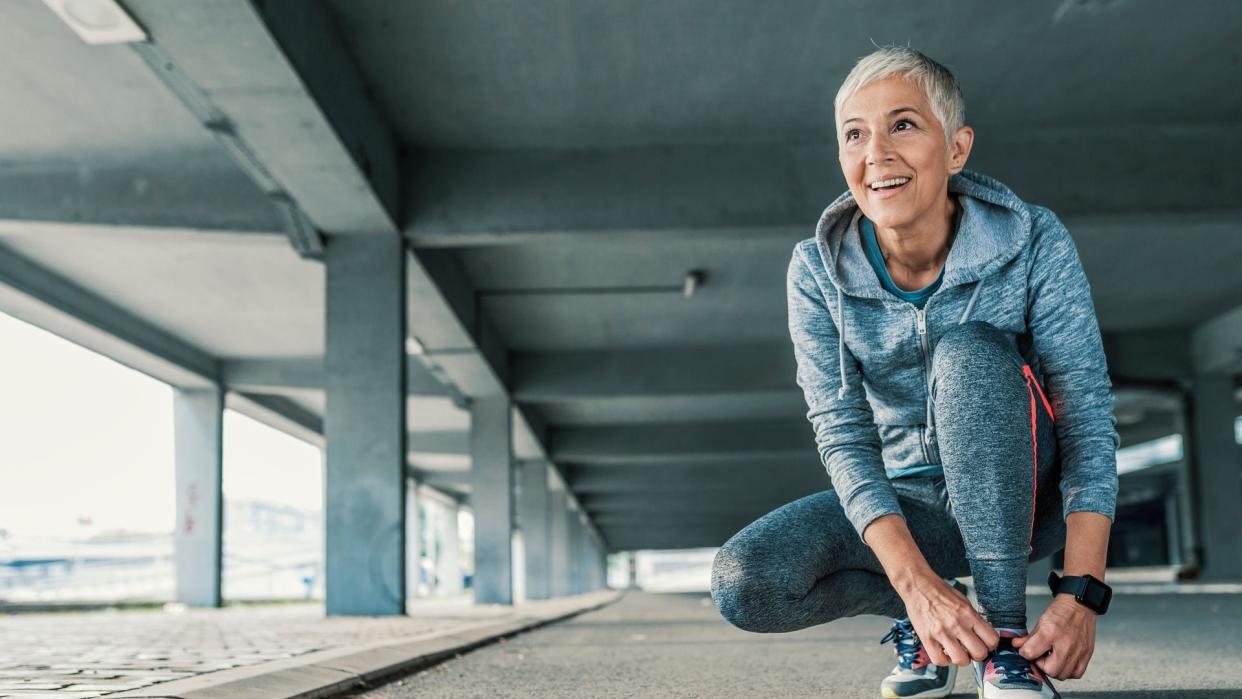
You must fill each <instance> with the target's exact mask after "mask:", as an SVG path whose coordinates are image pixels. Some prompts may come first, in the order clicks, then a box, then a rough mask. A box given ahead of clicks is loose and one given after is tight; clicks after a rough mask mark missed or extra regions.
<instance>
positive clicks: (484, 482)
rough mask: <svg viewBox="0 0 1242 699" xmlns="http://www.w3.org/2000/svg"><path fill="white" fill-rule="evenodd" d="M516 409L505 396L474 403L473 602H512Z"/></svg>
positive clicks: (472, 435)
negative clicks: (514, 419)
mask: <svg viewBox="0 0 1242 699" xmlns="http://www.w3.org/2000/svg"><path fill="white" fill-rule="evenodd" d="M512 416H513V411H512V409H511V406H510V404H509V399H508V398H507V397H505V396H492V397H486V398H477V399H475V400H474V402H473V403H472V404H471V406H470V456H471V459H472V466H471V481H472V484H473V489H472V492H471V495H470V501H471V504H472V506H473V508H474V601H475V602H476V603H477V604H512V603H513V560H512V546H513V544H512V541H513V417H512Z"/></svg>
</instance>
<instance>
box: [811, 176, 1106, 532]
mask: <svg viewBox="0 0 1242 699" xmlns="http://www.w3.org/2000/svg"><path fill="white" fill-rule="evenodd" d="M948 187H949V194H950V196H954V195H957V196H958V201H959V202H960V203H961V205H962V216H961V222H960V225H959V228H958V232H957V237H956V238H955V239H954V241H953V245H952V247H951V248H950V251H949V257H948V259H947V260H946V262H945V268H944V277H943V282H942V283H941V285H940V288H939V289H937V290H936V293H934V294H933V295H932V296H931V298H929V299H928V300H927V304H926V306H925V307H924V308H923V309H922V310H920V309H918V308H916V307H915V306H914V305H913V304H910V303H907V302H905V301H902V300H899V299H898V298H896V297H895V296H893V295H892V294H890V293H889V292H888V291H886V290H885V289H884V288H883V287H881V286H880V282H879V279H877V277H876V274H875V270H874V269H873V268H872V267H871V265H870V264H869V263H868V261H867V257H866V254H865V252H864V250H863V247H862V242H861V239H860V237H859V233H858V219H859V217H860V216H861V212H860V210H859V208H858V205H857V204H856V203H855V201H854V198H853V195H851V194H850V193H849V192H848V191H847V192H845V193H844V194H842V195H841V196H839V197H837V199H836V201H834V202H832V204H831V205H829V206H828V208H827V209H825V210H824V213H823V216H821V217H820V220H819V225H818V226H817V227H816V231H815V237H814V238H808V239H807V240H804V241H802V242H800V243H798V245H797V246H796V247H795V248H794V253H793V259H792V260H791V261H790V265H789V276H788V294H789V332H790V335H791V337H792V339H793V345H794V355H795V357H796V359H797V365H798V373H797V379H798V385H799V386H801V387H802V390H803V392H804V394H805V395H806V403H807V407H808V411H807V418H808V419H809V420H810V421H811V425H812V426H813V427H814V431H815V441H816V444H817V445H818V447H819V453H820V459H821V460H822V461H823V463H824V466H825V468H827V470H828V475H829V476H830V477H831V479H832V484H833V487H834V488H835V489H836V490H837V493H838V495H839V497H840V499H841V504H842V505H843V507H844V509H845V514H846V516H847V517H849V519H850V522H851V523H852V524H853V525H854V528H855V529H856V530H857V531H858V534H859V536H861V535H862V532H863V530H864V529H866V527H867V525H868V524H870V523H871V521H872V520H874V519H876V518H877V517H880V516H882V515H886V514H893V513H897V514H900V513H901V508H900V507H899V506H898V503H897V496H896V493H895V491H894V490H893V487H892V485H891V483H890V482H889V473H890V472H895V471H900V470H903V469H907V468H910V467H913V466H918V465H923V464H938V463H940V454H939V448H938V446H937V443H936V428H935V425H936V416H935V405H934V404H933V402H932V401H931V400H930V395H929V391H928V382H929V378H930V375H931V357H932V352H933V350H934V348H935V347H936V343H937V342H938V341H939V339H940V337H941V336H942V335H943V334H944V333H945V332H946V331H947V330H949V329H950V328H951V327H952V326H953V325H954V324H957V323H963V322H965V321H967V320H981V321H986V322H988V323H991V324H992V325H995V326H996V327H998V328H1000V329H1002V330H1006V331H1009V332H1012V333H1015V335H1016V337H1017V338H1018V348H1019V351H1020V352H1021V353H1022V356H1023V358H1024V359H1025V360H1026V362H1027V363H1028V364H1029V365H1030V367H1031V369H1032V370H1033V371H1034V373H1035V375H1036V377H1038V378H1040V383H1041V385H1043V386H1044V389H1045V393H1046V394H1047V396H1048V399H1049V400H1050V401H1051V403H1052V408H1053V414H1054V415H1055V416H1056V423H1055V425H1056V434H1057V444H1058V450H1059V452H1060V460H1061V484H1060V485H1061V497H1062V502H1063V505H1064V513H1065V514H1066V515H1068V514H1069V513H1070V512H1079V511H1087V512H1098V513H1100V514H1103V515H1106V516H1108V517H1109V518H1110V519H1111V518H1112V517H1113V513H1114V508H1115V505H1116V499H1117V465H1116V459H1117V446H1118V437H1117V431H1116V421H1115V419H1114V417H1113V396H1112V394H1111V393H1110V391H1109V389H1110V386H1111V383H1110V381H1109V377H1108V368H1107V366H1106V364H1105V360H1104V348H1103V343H1102V342H1101V339H1100V329H1099V324H1098V322H1097V321H1096V317H1095V308H1094V306H1093V305H1092V303H1091V290H1090V287H1089V285H1088V284H1087V278H1086V275H1085V274H1084V273H1083V269H1082V263H1081V262H1080V261H1079V259H1078V251H1077V250H1076V249H1075V247H1074V241H1073V240H1072V239H1071V238H1070V235H1069V232H1068V231H1067V230H1066V229H1065V226H1064V225H1063V224H1062V223H1061V221H1060V220H1059V219H1058V218H1057V217H1056V215H1055V214H1053V213H1052V212H1051V211H1049V210H1048V209H1046V208H1043V207H1041V206H1035V205H1033V204H1027V203H1026V202H1023V201H1022V200H1021V199H1019V198H1018V196H1017V195H1016V194H1014V193H1013V192H1012V191H1011V190H1010V189H1009V188H1008V187H1006V186H1005V185H1003V184H1001V183H1000V182H998V181H996V180H994V179H992V178H990V177H987V176H985V175H981V174H978V173H974V172H970V171H968V170H963V171H962V172H961V173H960V174H957V175H953V176H952V177H950V178H949V184H948Z"/></svg>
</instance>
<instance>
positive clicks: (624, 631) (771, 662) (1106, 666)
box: [347, 592, 1242, 699]
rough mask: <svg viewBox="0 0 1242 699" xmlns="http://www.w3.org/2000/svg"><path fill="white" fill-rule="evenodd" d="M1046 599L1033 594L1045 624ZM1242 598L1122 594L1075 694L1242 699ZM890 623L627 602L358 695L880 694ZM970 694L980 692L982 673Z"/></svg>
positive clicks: (648, 598)
mask: <svg viewBox="0 0 1242 699" xmlns="http://www.w3.org/2000/svg"><path fill="white" fill-rule="evenodd" d="M1046 603H1047V598H1039V597H1032V598H1030V600H1029V608H1030V609H1031V610H1032V612H1033V614H1032V620H1033V619H1034V616H1035V613H1038V612H1039V611H1042V610H1043V607H1044V605H1045V604H1046ZM1239 624H1242V595H1239V594H1159V595H1118V596H1117V597H1115V598H1114V600H1113V606H1112V610H1111V611H1110V612H1109V614H1108V615H1107V616H1105V617H1103V618H1102V619H1101V620H1100V625H1099V636H1098V643H1097V646H1096V653H1095V657H1094V658H1093V660H1092V663H1091V667H1090V668H1089V669H1088V672H1087V676H1086V677H1084V678H1083V679H1081V680H1073V681H1065V682H1059V683H1057V687H1058V688H1059V689H1060V690H1061V692H1062V694H1063V696H1065V697H1066V699H1070V698H1071V697H1090V698H1092V699H1121V698H1123V697H1124V698H1127V699H1181V698H1183V697H1209V698H1211V699H1222V698H1224V697H1237V698H1242V637H1240V636H1239ZM888 625H889V622H888V621H886V620H885V619H883V618H881V617H876V616H866V617H855V618H851V619H843V620H840V621H837V622H833V623H831V624H826V625H822V626H819V627H815V628H811V629H804V630H802V631H797V632H793V633H785V634H754V633H748V632H745V631H740V630H738V629H735V628H733V627H732V626H730V625H729V624H728V623H727V622H725V621H724V620H723V619H722V618H721V617H720V615H719V613H718V612H717V610H716V608H715V607H714V606H713V605H712V603H711V599H710V598H709V597H708V596H707V595H704V594H669V595H658V594H649V593H641V592H631V593H628V594H627V595H626V596H625V597H624V598H623V599H621V600H620V601H619V602H616V603H614V604H612V605H610V606H607V607H604V608H603V609H600V610H598V611H594V612H590V613H587V614H583V615H580V616H577V617H574V618H572V619H569V620H567V621H563V622H560V623H557V624H553V625H550V626H545V627H542V628H540V629H537V630H534V631H530V632H527V633H523V634H519V635H517V636H513V637H510V638H508V639H507V640H504V641H503V642H500V643H495V644H492V645H489V646H486V647H483V648H480V649H478V650H475V651H473V652H470V653H466V654H463V655H460V656H458V657H456V658H453V659H450V660H448V661H445V662H443V663H441V664H439V665H436V666H434V667H431V668H428V669H425V670H423V671H421V672H419V673H417V674H413V675H410V676H406V677H403V678H400V679H397V680H393V681H391V682H389V683H388V684H385V685H383V686H379V687H376V688H375V689H373V690H370V691H366V692H361V693H351V694H349V695H347V696H349V697H353V698H354V699H399V698H401V699H403V698H406V697H416V696H417V697H661V698H665V697H878V696H879V690H878V686H879V682H880V678H881V677H882V676H883V675H884V674H886V673H887V672H888V671H889V669H890V668H891V667H892V665H893V662H894V657H893V653H892V645H891V644H888V645H884V646H881V645H880V644H879V640H880V638H881V637H882V636H883V635H884V634H885V633H886V632H887V630H888ZM953 696H957V697H974V696H975V691H974V682H973V680H972V679H971V676H970V673H969V672H965V671H964V672H961V673H959V675H958V681H957V687H956V693H955V694H954V695H953Z"/></svg>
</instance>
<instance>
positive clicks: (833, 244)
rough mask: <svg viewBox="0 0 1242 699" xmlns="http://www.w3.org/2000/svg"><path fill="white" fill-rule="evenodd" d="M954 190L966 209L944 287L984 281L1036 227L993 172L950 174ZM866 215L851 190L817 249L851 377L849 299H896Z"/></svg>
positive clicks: (832, 210)
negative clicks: (879, 269)
mask: <svg viewBox="0 0 1242 699" xmlns="http://www.w3.org/2000/svg"><path fill="white" fill-rule="evenodd" d="M948 191H949V195H950V196H955V195H956V196H957V198H958V202H959V204H960V205H961V207H962V213H961V219H960V222H959V224H958V229H957V236H956V237H955V238H954V240H953V244H952V246H951V247H950V248H949V256H948V258H947V259H946V260H945V266H944V278H943V280H942V281H941V284H940V287H941V288H942V289H949V288H952V287H954V286H957V285H960V284H967V283H970V282H977V281H980V280H982V279H984V278H986V277H987V276H988V275H990V274H992V273H993V272H995V271H996V270H998V269H1000V268H1001V267H1002V266H1003V265H1005V264H1006V263H1007V262H1009V261H1010V260H1012V259H1013V258H1014V257H1015V256H1016V255H1017V254H1018V253H1019V252H1021V251H1022V249H1023V248H1024V247H1025V246H1026V245H1027V243H1028V240H1029V238H1030V236H1031V229H1032V219H1031V213H1030V210H1029V208H1028V207H1027V205H1026V203H1025V202H1023V201H1022V200H1021V199H1020V198H1018V195H1017V194H1014V192H1013V190H1011V189H1009V188H1008V187H1006V186H1005V185H1004V184H1002V183H1000V182H999V181H997V180H995V179H993V178H991V177H988V176H987V175H983V174H980V173H977V172H972V171H970V170H965V169H963V170H962V171H961V172H959V173H958V174H956V175H952V176H951V177H949V182H948ZM861 215H862V211H861V210H860V209H859V207H858V203H857V202H856V201H855V200H854V195H853V194H852V193H851V192H850V191H849V190H846V191H845V192H844V193H842V194H841V195H840V196H839V197H837V198H836V200H834V201H833V202H832V203H831V204H829V205H828V208H827V209H825V210H824V213H823V215H821V216H820V218H819V223H818V225H817V226H816V228H815V242H816V247H817V248H818V249H819V253H820V256H821V257H822V258H823V263H824V269H825V271H826V272H827V274H828V278H829V279H830V280H831V281H832V284H833V286H835V287H836V292H837V307H838V309H839V311H840V313H839V316H838V317H839V318H840V319H841V323H840V326H841V327H840V341H839V345H838V347H837V353H838V359H839V362H840V367H841V376H843V377H844V376H846V372H845V340H846V336H847V334H848V332H849V330H848V327H847V325H848V317H847V316H846V314H845V311H844V305H845V299H844V298H843V297H844V296H856V297H860V298H870V299H887V298H892V295H891V294H889V292H888V291H886V290H885V289H884V287H883V286H881V285H880V280H879V279H878V278H877V277H876V274H875V270H874V269H873V268H872V267H871V263H870V262H869V261H868V260H867V255H866V252H865V251H864V249H863V246H862V240H861V237H860V236H859V235H858V232H857V231H858V219H859V217H860V216H861ZM982 288H983V285H982V284H979V285H977V286H976V287H975V291H974V294H973V295H972V296H971V299H970V302H969V304H968V305H967V308H966V312H965V313H963V314H962V317H961V320H960V321H959V322H965V321H966V320H967V319H969V317H970V312H971V309H973V308H974V305H975V302H976V300H977V298H978V295H979V292H980V291H981V290H982ZM848 390H849V384H848V382H844V381H843V382H842V385H841V388H840V390H839V392H838V398H841V397H844V396H845V394H846V392H847V391H848Z"/></svg>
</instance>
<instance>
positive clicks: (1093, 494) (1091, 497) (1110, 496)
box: [1061, 489, 1117, 520]
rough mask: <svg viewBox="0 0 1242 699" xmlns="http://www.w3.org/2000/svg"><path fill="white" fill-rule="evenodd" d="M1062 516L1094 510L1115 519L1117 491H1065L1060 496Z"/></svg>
mask: <svg viewBox="0 0 1242 699" xmlns="http://www.w3.org/2000/svg"><path fill="white" fill-rule="evenodd" d="M1061 502H1062V511H1063V512H1064V515H1063V517H1069V516H1070V513H1071V512H1095V513H1097V514H1102V515H1104V516H1105V517H1107V518H1109V519H1110V520H1115V519H1116V511H1117V493H1116V492H1115V491H1113V490H1111V489H1104V490H1100V489H1091V490H1086V489H1084V490H1079V491H1076V492H1071V493H1066V494H1065V495H1064V496H1063V498H1062V501H1061Z"/></svg>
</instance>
